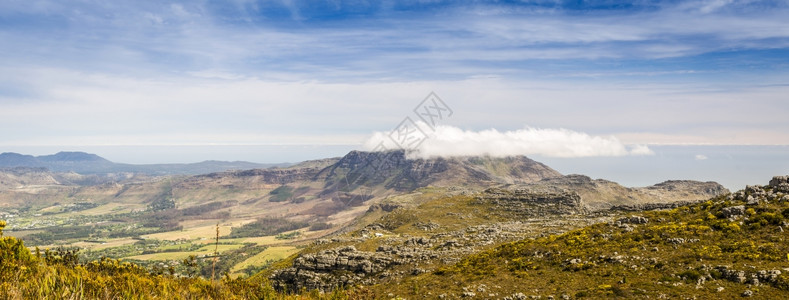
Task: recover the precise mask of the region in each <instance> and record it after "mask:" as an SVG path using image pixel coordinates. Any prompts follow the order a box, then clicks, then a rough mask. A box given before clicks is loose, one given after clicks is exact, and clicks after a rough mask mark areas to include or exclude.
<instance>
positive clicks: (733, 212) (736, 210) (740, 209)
mask: <svg viewBox="0 0 789 300" xmlns="http://www.w3.org/2000/svg"><path fill="white" fill-rule="evenodd" d="M721 212H722V213H723V217H725V218H732V217H739V216H742V215H744V214H745V205H737V206H730V207H724V208H723V210H721Z"/></svg>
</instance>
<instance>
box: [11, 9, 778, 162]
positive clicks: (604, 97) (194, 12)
mask: <svg viewBox="0 0 789 300" xmlns="http://www.w3.org/2000/svg"><path fill="white" fill-rule="evenodd" d="M787 16H789V6H787V5H786V4H785V3H774V2H747V3H746V2H739V1H733V2H729V1H690V2H682V3H673V2H672V3H664V2H650V1H645V2H637V3H634V4H631V5H630V6H624V8H622V7H614V6H606V5H605V4H599V3H597V4H595V3H591V2H582V3H579V2H572V3H571V2H552V1H546V2H544V1H533V2H528V1H526V2H522V3H520V2H519V3H518V4H502V3H500V1H473V2H467V3H460V2H457V1H378V2H376V1H365V2H364V3H362V2H358V1H331V2H319V1H318V2H316V1H298V0H293V1H246V0H237V1H232V2H229V3H220V2H213V1H209V2H186V1H163V2H162V1H160V2H145V1H143V2H141V1H97V2H90V3H87V2H85V3H83V2H62V1H47V0H41V1H34V2H25V1H3V2H0V40H2V41H3V42H2V43H0V53H2V55H3V60H2V63H0V127H2V128H15V130H13V131H4V132H3V133H2V134H0V145H9V144H16V145H19V144H24V143H30V144H51V143H55V142H58V143H67V142H69V141H76V142H80V143H90V144H103V143H104V142H102V141H103V140H106V139H112V141H111V142H106V143H112V144H116V143H122V142H123V140H128V141H133V142H129V143H131V144H146V143H153V144H157V143H174V144H196V143H203V142H204V143H224V144H237V143H254V144H261V143H309V142H320V143H326V142H327V141H326V140H325V139H323V138H322V137H332V138H334V139H336V140H338V141H343V142H351V141H353V140H358V143H361V142H362V140H363V137H364V136H365V135H366V134H367V133H369V132H370V131H375V130H378V131H382V130H386V129H389V128H390V126H391V125H392V124H397V122H398V121H399V119H400V118H402V117H403V114H405V113H406V112H407V111H409V110H410V106H411V105H412V104H411V102H410V101H416V100H418V98H419V97H421V96H423V95H425V94H427V93H428V92H429V91H431V90H432V91H436V92H438V93H439V94H441V95H442V97H445V98H447V100H448V101H449V102H450V103H452V105H453V107H454V108H455V109H456V111H457V112H458V114H457V117H456V119H454V120H453V122H456V123H455V124H454V125H457V126H458V128H467V129H468V130H470V132H481V131H482V130H484V129H485V128H491V127H493V128H499V130H502V131H501V132H499V133H500V134H504V133H506V132H514V131H517V130H518V129H519V128H524V125H525V124H530V125H532V126H535V127H537V128H573V129H575V130H578V131H579V132H586V133H588V137H589V139H590V140H589V141H587V142H590V141H598V140H595V139H594V138H595V137H607V136H612V135H613V136H616V137H617V138H618V139H619V140H620V141H624V143H626V144H629V143H644V144H646V143H678V142H682V143H684V142H694V141H696V142H698V141H704V142H709V143H721V142H724V143H729V144H736V143H759V144H763V143H776V144H787V143H789V137H787V136H786V134H785V133H782V132H783V131H785V130H783V128H787V126H789V123H788V122H789V121H787V120H786V118H785V115H786V114H787V113H789V107H787V105H786V104H785V103H786V101H785V96H784V95H786V94H787V87H786V86H785V84H786V79H787V78H788V77H787V75H788V74H789V73H787V71H786V70H789V68H787V67H789V61H787V59H786V57H787V53H789V27H787V26H786V21H785V20H786V19H787ZM601 79H604V80H601ZM414 104H416V102H414ZM398 112H403V113H398ZM41 120H47V122H40V121H41ZM524 130H525V129H524ZM522 134H525V133H522ZM146 136H148V138H146ZM200 136H202V137H203V138H200ZM287 136H292V137H294V139H289V138H287ZM110 137H115V138H110ZM435 141H436V142H438V141H439V139H436V140H435ZM600 141H601V142H605V141H608V140H606V139H603V140H600ZM620 143H621V142H620ZM612 145H616V143H612ZM603 148H605V147H603ZM605 149H609V150H610V149H613V148H610V147H609V148H605ZM639 149H640V148H639ZM639 149H637V148H633V149H630V148H626V149H625V151H627V153H629V154H634V153H635V152H639V151H641V150H643V149H641V150H639ZM620 150H621V149H620ZM567 151H570V150H567ZM573 151H576V150H573ZM557 153H558V152H557ZM568 153H575V154H572V155H580V154H579V153H580V152H572V151H570V152H568Z"/></svg>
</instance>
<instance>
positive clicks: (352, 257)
mask: <svg viewBox="0 0 789 300" xmlns="http://www.w3.org/2000/svg"><path fill="white" fill-rule="evenodd" d="M396 263H397V262H396V261H394V260H392V259H390V258H389V257H387V256H385V255H380V254H376V253H370V252H364V251H358V250H356V248H354V247H353V246H348V247H343V248H337V249H331V250H325V251H321V252H319V253H317V254H306V255H302V256H301V257H299V258H296V260H295V261H294V262H293V267H290V268H287V269H284V270H281V271H278V272H276V273H275V274H274V275H272V277H271V278H272V280H273V281H274V283H275V287H276V288H277V289H279V290H286V291H290V292H297V291H299V290H300V289H301V288H306V289H307V290H313V289H318V290H331V289H333V288H335V287H339V286H346V285H350V284H355V283H362V282H363V281H362V280H363V279H364V278H365V277H367V276H369V275H372V274H375V273H379V272H381V271H383V270H384V269H386V268H387V267H389V266H390V265H393V264H396Z"/></svg>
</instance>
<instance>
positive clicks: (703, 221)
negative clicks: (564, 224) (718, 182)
mask: <svg viewBox="0 0 789 300" xmlns="http://www.w3.org/2000/svg"><path fill="white" fill-rule="evenodd" d="M788 221H789V177H776V178H774V179H773V180H772V181H771V182H770V184H769V185H767V186H749V187H747V188H746V189H745V190H742V191H739V192H737V193H734V194H728V195H722V196H718V197H716V198H713V199H710V200H709V201H706V202H703V203H698V204H693V205H688V206H682V207H678V208H675V209H671V210H660V211H649V212H644V213H636V214H627V215H624V216H621V217H617V218H614V219H612V220H611V221H609V222H604V223H599V224H594V225H591V226H587V227H584V228H580V229H576V230H572V231H569V232H567V233H564V234H560V235H551V236H541V237H535V238H529V239H524V240H520V241H516V242H510V243H505V244H502V245H500V246H497V247H495V248H492V249H489V250H485V251H481V252H479V253H475V254H473V255H470V256H468V257H466V258H464V259H463V260H461V261H460V262H458V263H457V264H454V265H451V266H449V267H443V268H439V269H437V270H435V271H433V272H430V273H427V274H422V275H417V276H409V277H407V278H406V279H404V280H400V281H390V282H388V283H384V284H381V285H378V286H375V288H374V290H375V291H379V292H381V293H383V292H387V293H391V294H390V295H397V296H401V297H404V298H413V297H417V296H422V295H425V294H427V295H428V296H429V297H438V298H459V297H464V298H471V299H477V298H479V299H485V298H503V299H527V298H535V297H536V298H546V297H547V298H551V297H553V298H563V299H575V298H585V297H590V298H612V297H622V298H704V299H712V298H718V299H733V298H739V297H748V296H754V297H757V298H759V299H786V298H787V297H788V296H789V269H787V268H786V266H787V264H786V261H787V259H789V243H787V242H786V239H787V238H789V233H787V232H786V231H785V230H784V228H785V227H786V226H787V225H789V222H788Z"/></svg>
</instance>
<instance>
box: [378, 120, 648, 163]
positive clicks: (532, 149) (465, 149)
mask: <svg viewBox="0 0 789 300" xmlns="http://www.w3.org/2000/svg"><path fill="white" fill-rule="evenodd" d="M418 123H419V125H420V127H421V128H423V130H424V131H425V132H431V133H429V134H428V137H427V139H425V140H424V142H422V143H421V144H420V145H419V146H418V148H417V149H413V150H415V151H413V152H412V153H411V155H413V156H415V157H421V158H428V157H438V156H441V157H450V156H479V155H489V156H494V157H505V156H517V155H543V156H548V157H593V156H627V155H651V154H654V153H653V152H652V151H651V150H650V149H649V148H648V147H647V146H644V145H634V146H628V145H625V144H623V143H622V142H620V141H619V139H617V138H616V137H614V136H593V135H589V134H586V133H583V132H577V131H572V130H568V129H550V128H532V127H527V128H524V129H520V130H513V131H503V132H502V131H498V130H496V129H488V130H481V131H471V130H462V129H460V128H457V127H453V126H446V125H439V126H436V128H435V131H431V130H429V129H427V128H428V127H427V126H426V125H425V124H424V123H421V122H418ZM388 135H389V133H388V132H376V133H374V134H373V135H372V137H370V139H368V140H367V141H366V142H365V145H364V146H365V148H366V149H367V150H374V149H376V146H378V145H379V144H380V143H384V147H385V148H386V149H397V148H399V147H398V145H397V144H396V143H395V142H394V141H392V140H391V139H390V138H389V136H388Z"/></svg>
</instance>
